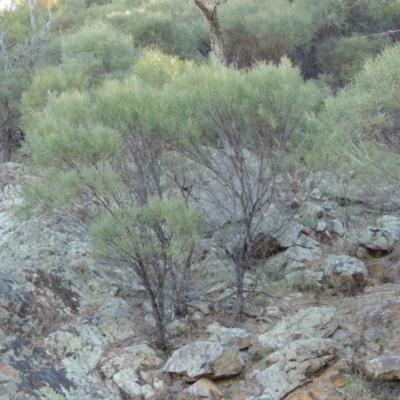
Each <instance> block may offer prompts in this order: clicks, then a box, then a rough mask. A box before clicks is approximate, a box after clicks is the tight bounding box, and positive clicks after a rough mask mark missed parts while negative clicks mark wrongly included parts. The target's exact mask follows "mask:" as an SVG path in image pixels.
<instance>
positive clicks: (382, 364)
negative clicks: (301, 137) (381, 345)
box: [360, 356, 400, 380]
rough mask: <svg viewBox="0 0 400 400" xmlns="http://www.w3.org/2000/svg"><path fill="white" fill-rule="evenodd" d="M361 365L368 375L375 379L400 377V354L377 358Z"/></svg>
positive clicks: (395, 378)
mask: <svg viewBox="0 0 400 400" xmlns="http://www.w3.org/2000/svg"><path fill="white" fill-rule="evenodd" d="M360 366H361V368H362V370H363V371H364V372H365V373H366V374H367V375H368V376H370V377H371V378H374V379H382V380H398V379H400V356H393V357H384V358H375V359H373V360H369V361H367V362H365V363H363V364H362V365H360Z"/></svg>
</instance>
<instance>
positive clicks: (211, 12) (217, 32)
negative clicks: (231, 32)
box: [194, 0, 227, 65]
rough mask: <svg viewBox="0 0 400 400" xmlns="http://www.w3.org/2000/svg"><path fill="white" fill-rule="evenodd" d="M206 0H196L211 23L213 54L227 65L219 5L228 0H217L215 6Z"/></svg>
mask: <svg viewBox="0 0 400 400" xmlns="http://www.w3.org/2000/svg"><path fill="white" fill-rule="evenodd" d="M205 1H206V0H194V2H195V3H196V5H197V7H199V8H200V10H201V11H202V13H203V14H204V16H205V17H206V18H207V22H208V24H209V25H210V44H211V54H212V55H213V56H214V57H215V58H216V59H217V60H218V61H219V62H220V63H221V64H222V65H226V57H225V46H224V36H223V34H222V29H221V24H220V22H219V18H218V12H217V10H218V6H219V5H221V4H223V3H226V1H227V0H221V1H216V2H215V5H214V6H210V5H206V4H205Z"/></svg>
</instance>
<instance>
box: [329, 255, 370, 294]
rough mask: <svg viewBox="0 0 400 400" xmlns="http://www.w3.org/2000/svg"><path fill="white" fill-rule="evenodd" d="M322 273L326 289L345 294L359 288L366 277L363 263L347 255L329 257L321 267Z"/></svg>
mask: <svg viewBox="0 0 400 400" xmlns="http://www.w3.org/2000/svg"><path fill="white" fill-rule="evenodd" d="M322 271H323V273H324V278H323V279H324V283H325V284H326V285H327V286H328V287H333V288H334V289H336V290H340V291H346V292H352V291H354V290H356V289H359V288H361V287H362V286H363V285H364V284H365V280H366V278H367V277H368V270H367V268H366V267H365V265H364V263H363V262H362V261H360V260H359V259H357V258H355V257H351V256H347V255H338V256H337V255H329V256H328V257H327V258H326V259H325V261H324V263H323V265H322Z"/></svg>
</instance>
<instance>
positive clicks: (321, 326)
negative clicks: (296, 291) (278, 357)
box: [257, 307, 339, 350]
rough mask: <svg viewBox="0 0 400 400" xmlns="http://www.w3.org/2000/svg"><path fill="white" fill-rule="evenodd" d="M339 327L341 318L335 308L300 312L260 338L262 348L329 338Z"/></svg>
mask: <svg viewBox="0 0 400 400" xmlns="http://www.w3.org/2000/svg"><path fill="white" fill-rule="evenodd" d="M338 326H339V316H338V314H337V312H336V310H335V308H333V307H326V308H325V307H312V308H307V309H304V310H300V311H299V312H298V313H296V314H295V315H292V316H289V317H286V318H284V319H283V320H282V321H280V322H279V323H278V324H277V325H275V326H274V327H273V328H272V329H271V330H270V331H268V332H266V333H264V334H262V335H260V336H259V337H258V343H257V344H258V345H259V346H260V347H266V348H270V349H272V350H274V349H277V348H279V347H281V345H282V343H286V342H288V341H292V340H293V338H297V340H298V339H309V338H313V337H316V338H327V337H329V336H331V335H332V334H333V333H334V332H335V331H336V329H337V328H338Z"/></svg>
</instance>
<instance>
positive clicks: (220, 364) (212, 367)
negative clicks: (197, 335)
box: [163, 341, 244, 381]
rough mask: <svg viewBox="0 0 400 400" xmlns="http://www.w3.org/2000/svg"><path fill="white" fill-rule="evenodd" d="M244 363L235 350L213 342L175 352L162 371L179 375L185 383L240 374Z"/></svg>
mask: <svg viewBox="0 0 400 400" xmlns="http://www.w3.org/2000/svg"><path fill="white" fill-rule="evenodd" d="M243 369H244V361H243V359H242V357H241V355H240V353H239V351H238V349H236V348H230V347H225V346H223V345H221V344H220V343H215V342H202V341H199V342H193V343H189V344H187V345H186V346H184V347H181V348H180V349H178V350H175V351H174V353H173V354H172V356H171V357H170V358H169V360H168V361H167V363H166V364H165V366H164V369H163V371H164V372H167V373H170V374H174V375H181V376H183V377H184V378H185V379H186V380H187V381H196V380H197V379H199V378H202V377H207V378H210V379H218V378H224V377H229V376H234V375H237V374H240V373H241V372H242V371H243Z"/></svg>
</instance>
